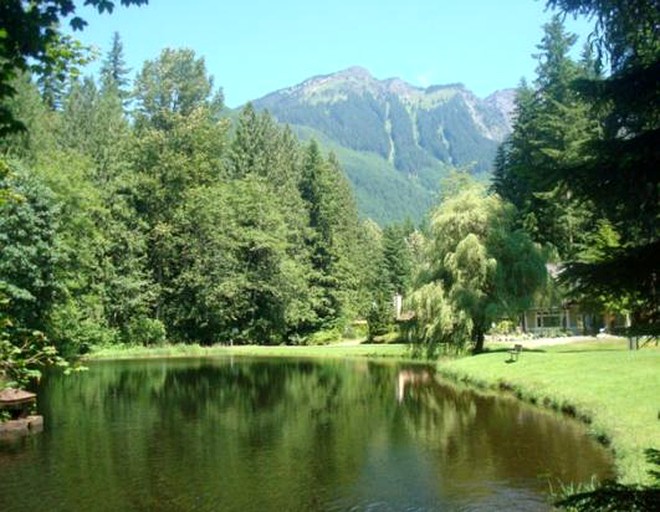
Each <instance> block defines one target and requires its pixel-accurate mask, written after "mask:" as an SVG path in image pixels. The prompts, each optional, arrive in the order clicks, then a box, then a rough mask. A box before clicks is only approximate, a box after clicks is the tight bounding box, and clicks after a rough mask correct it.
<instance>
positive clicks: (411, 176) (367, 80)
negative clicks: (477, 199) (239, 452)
mask: <svg viewBox="0 0 660 512" xmlns="http://www.w3.org/2000/svg"><path fill="white" fill-rule="evenodd" d="M514 96H515V92H514V90H513V89H507V90H500V91H495V92H494V93H492V94H490V95H489V96H487V97H486V98H484V99H481V98H478V97H477V96H476V95H475V94H474V93H472V92H471V91H470V90H469V89H468V88H467V87H466V86H465V85H463V84H461V83H455V84H448V85H432V86H429V87H424V88H423V87H417V86H414V85H411V84H410V83H408V82H406V81H404V80H402V79H400V78H396V77H393V78H387V79H384V80H381V79H377V78H375V77H374V76H373V75H372V74H371V73H370V72H369V71H368V70H367V69H365V68H363V67H360V66H353V67H350V68H347V69H344V70H342V71H338V72H336V73H330V74H326V75H316V76H313V77H310V78H308V79H307V80H304V81H303V82H300V83H299V84H296V85H293V86H290V87H287V88H284V89H280V90H278V91H274V92H272V93H270V94H267V95H265V96H263V97H262V98H259V99H257V100H254V101H253V102H252V104H253V105H254V107H255V109H257V110H268V111H269V112H270V113H271V115H273V117H274V118H275V119H277V120H278V121H279V122H282V123H285V124H288V125H290V126H291V127H292V129H294V131H295V132H296V133H298V134H299V135H300V136H301V137H303V138H305V137H315V135H314V134H318V135H322V137H318V138H323V139H325V140H327V141H331V142H332V144H330V145H332V146H333V147H334V150H335V151H336V152H337V153H338V157H339V160H340V162H341V163H342V166H343V167H344V169H345V171H346V174H347V176H348V178H349V180H350V181H351V183H352V184H353V187H354V189H355V190H356V197H358V198H362V200H358V206H359V207H360V211H361V213H362V214H363V215H364V216H372V217H374V216H375V217H377V219H376V220H380V221H381V222H388V221H391V220H396V214H394V216H393V217H392V218H383V215H382V213H380V214H377V215H376V214H375V212H374V208H372V207H370V206H369V204H365V198H366V203H370V202H372V203H373V202H378V201H379V199H378V196H380V197H388V198H389V200H390V201H391V198H392V197H393V195H392V193H391V191H388V192H387V193H385V191H382V192H383V193H379V190H378V188H377V187H376V189H375V190H374V189H373V187H372V190H371V192H370V193H371V195H374V196H375V198H374V201H371V200H370V195H369V194H365V192H364V190H360V187H362V188H364V186H365V184H366V181H365V180H366V179H367V178H368V177H369V176H371V177H372V178H374V177H375V176H376V174H375V172H376V171H375V167H378V169H379V170H378V172H380V173H381V174H382V173H383V172H385V173H386V174H389V175H391V176H395V175H394V174H392V173H399V174H402V175H403V176H404V177H406V179H407V180H408V181H410V183H409V185H410V186H409V190H405V191H403V190H402V193H403V195H405V196H406V197H407V198H409V199H410V198H413V199H412V200H413V201H418V202H419V204H420V207H419V209H417V210H415V211H414V214H413V216H414V217H415V218H416V219H419V218H420V217H421V215H423V211H422V210H421V209H422V208H427V207H428V205H429V204H430V200H431V199H430V198H432V197H433V196H434V194H435V193H436V192H437V189H438V182H439V180H440V179H441V177H442V176H443V175H445V174H446V173H447V172H448V169H449V168H452V167H454V168H455V167H460V168H468V169H471V172H473V173H476V174H480V173H488V172H489V171H490V170H492V163H493V160H494V157H495V153H496V150H497V147H498V146H499V144H500V143H501V142H502V141H503V140H504V139H505V137H506V136H507V135H508V133H510V131H511V119H512V113H513V98H514ZM315 138H317V137H315ZM344 150H345V151H344ZM348 153H351V158H349V157H348V156H347V155H348ZM356 154H363V155H365V158H357V157H356ZM365 161H368V162H371V164H365ZM370 167H371V168H370ZM382 178H383V176H378V180H377V181H378V182H379V183H380V185H379V186H380V187H385V188H387V187H388V180H387V179H382ZM394 181H396V183H397V185H396V186H397V187H399V188H401V187H402V185H401V183H402V181H401V180H400V179H396V180H394ZM422 196H423V197H422ZM415 198H417V199H415ZM374 204H375V203H374ZM372 206H374V205H372ZM376 209H377V210H379V211H380V212H382V211H383V208H382V205H379V206H378V208H376ZM406 210H407V211H408V212H409V211H410V209H409V208H407V209H406Z"/></svg>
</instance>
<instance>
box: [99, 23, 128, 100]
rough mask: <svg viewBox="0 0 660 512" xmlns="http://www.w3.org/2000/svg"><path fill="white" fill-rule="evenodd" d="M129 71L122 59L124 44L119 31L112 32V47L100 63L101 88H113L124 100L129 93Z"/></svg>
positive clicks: (104, 89) (105, 89)
mask: <svg viewBox="0 0 660 512" xmlns="http://www.w3.org/2000/svg"><path fill="white" fill-rule="evenodd" d="M130 72H131V70H130V69H129V68H127V67H126V61H125V60H124V45H123V43H122V42H121V37H120V36H119V32H114V33H113V34H112V47H111V48H110V50H109V51H108V53H107V54H106V57H105V59H104V60H103V64H102V65H101V90H102V91H107V90H109V89H110V90H113V91H114V92H115V93H116V94H117V96H119V97H120V98H121V100H122V101H124V102H125V101H126V100H127V98H128V95H129V92H128V89H127V88H128V85H129V79H128V74H129V73H130Z"/></svg>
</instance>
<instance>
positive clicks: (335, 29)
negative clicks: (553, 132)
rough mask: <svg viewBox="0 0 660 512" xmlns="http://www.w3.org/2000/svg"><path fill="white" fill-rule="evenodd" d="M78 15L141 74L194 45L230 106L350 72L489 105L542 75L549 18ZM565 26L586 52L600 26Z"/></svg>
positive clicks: (421, 3) (366, 0)
mask: <svg viewBox="0 0 660 512" xmlns="http://www.w3.org/2000/svg"><path fill="white" fill-rule="evenodd" d="M77 3H78V4H81V3H82V0H78V2H77ZM116 3H117V4H118V3H119V2H118V1H117V2H116ZM78 14H80V15H82V16H83V17H84V18H85V19H86V20H87V21H88V22H89V26H88V27H87V28H86V29H85V31H84V32H82V33H76V36H77V37H78V38H79V39H80V40H82V41H83V42H84V43H86V44H93V45H95V46H96V47H97V48H99V50H100V51H101V52H102V53H103V54H105V52H106V51H107V50H108V48H109V46H110V42H111V39H112V34H113V32H115V31H117V32H119V34H120V36H121V38H122V41H123V44H124V54H125V58H126V61H127V64H128V66H129V67H130V68H132V70H133V73H132V74H133V75H134V74H135V73H136V72H137V71H138V70H139V69H141V67H142V64H143V63H144V61H145V60H153V59H155V58H157V57H158V55H159V53H160V51H161V50H162V49H163V48H166V47H171V48H182V47H187V48H192V49H193V50H195V52H196V53H197V55H199V56H202V57H204V59H205V61H206V66H207V69H208V71H209V73H210V74H211V75H213V76H214V78H215V84H216V86H220V87H222V89H223V90H224V94H225V102H226V104H227V105H228V106H230V107H236V106H239V105H241V104H243V103H245V102H246V101H248V100H252V99H256V98H259V97H261V96H263V95H265V94H267V93H269V92H272V91H275V90H277V89H281V88H284V87H288V86H291V85H295V84H297V83H299V82H301V81H303V80H305V79H307V78H309V77H311V76H315V75H322V74H328V73H333V72H335V71H339V70H341V69H345V68H347V67H350V66H354V65H359V66H362V67H365V68H367V69H368V70H369V71H370V72H371V73H372V74H373V75H374V76H375V77H376V78H380V79H384V78H390V77H399V78H402V79H404V80H406V81H408V82H410V83H412V84H413V85H418V86H428V85H436V84H448V83H455V82H462V83H464V84H465V85H466V86H467V87H468V88H470V89H471V90H472V91H474V92H475V93H476V94H477V95H478V96H481V97H484V96H487V95H488V94H490V93H491V92H493V91H495V90H497V89H502V88H507V87H515V86H516V85H517V84H518V83H519V81H520V79H521V78H522V77H526V78H528V79H532V78H533V77H534V68H535V66H536V64H535V61H534V59H533V57H532V54H533V53H535V51H536V48H535V45H536V44H538V43H539V42H540V40H541V37H542V28H541V27H542V25H543V24H544V23H546V22H547V21H548V20H549V19H550V16H551V13H550V12H549V11H546V10H545V2H544V1H543V0H541V1H538V0H397V1H393V0H334V1H332V2H327V1H325V2H315V1H314V0H275V1H273V0H185V1H184V0H150V2H149V5H147V6H143V7H135V6H132V7H129V8H124V7H117V8H116V9H115V12H114V13H113V14H112V15H107V14H105V15H102V16H100V15H97V14H95V13H94V11H93V10H90V9H89V8H83V7H80V8H79V11H78ZM566 26H567V28H568V30H570V31H571V32H574V33H577V34H578V35H580V36H581V37H580V41H579V42H578V45H577V46H581V45H582V42H583V41H585V40H586V35H587V34H588V33H589V31H590V30H591V27H592V23H589V22H588V21H587V20H584V19H582V20H573V19H572V18H568V19H567V20H566ZM576 52H577V50H576ZM577 53H579V52H577ZM90 69H91V71H90V72H95V70H96V68H95V67H92V68H90Z"/></svg>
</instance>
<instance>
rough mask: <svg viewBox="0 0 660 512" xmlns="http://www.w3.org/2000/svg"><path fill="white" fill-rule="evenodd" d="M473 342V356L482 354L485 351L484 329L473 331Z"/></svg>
mask: <svg viewBox="0 0 660 512" xmlns="http://www.w3.org/2000/svg"><path fill="white" fill-rule="evenodd" d="M472 341H474V348H473V349H472V353H473V354H480V353H481V352H483V351H484V331H483V329H479V328H475V329H473V331H472Z"/></svg>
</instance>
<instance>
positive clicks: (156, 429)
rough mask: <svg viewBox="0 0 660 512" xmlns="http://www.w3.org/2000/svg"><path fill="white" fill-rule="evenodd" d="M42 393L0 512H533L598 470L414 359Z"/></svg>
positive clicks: (579, 450)
mask: <svg viewBox="0 0 660 512" xmlns="http://www.w3.org/2000/svg"><path fill="white" fill-rule="evenodd" d="M393 389H394V393H393ZM40 396H41V399H40V408H41V409H42V412H43V414H44V415H45V418H46V428H45V432H44V433H43V434H42V435H40V436H38V437H35V438H32V439H31V440H30V441H29V442H26V444H25V446H22V447H21V449H20V450H16V449H14V450H13V451H10V450H7V449H3V448H2V447H0V509H1V510H3V511H11V510H26V509H27V510H32V509H38V508H39V507H40V504H41V503H44V502H47V503H49V510H92V509H93V510H273V509H276V510H277V509H279V510H347V509H353V510H367V509H368V510H401V509H416V510H447V509H457V508H462V507H466V508H470V509H475V510H478V509H479V508H483V509H484V510H486V509H491V510H492V509H505V508H515V509H517V510H539V509H540V508H543V507H545V506H546V505H545V496H544V493H545V492H546V490H547V484H546V481H545V479H546V478H547V477H549V476H550V477H552V478H555V477H561V478H563V479H564V480H575V481H586V480H589V479H590V478H591V476H592V474H593V473H601V474H604V473H607V471H608V468H609V465H608V460H607V456H606V454H605V453H604V452H603V450H601V449H599V447H597V446H594V444H593V443H591V442H588V441H587V440H586V439H585V437H584V432H583V431H582V429H581V428H577V427H576V425H575V424H573V423H571V422H567V421H564V420H561V419H560V418H557V417H555V416H552V415H547V414H543V413H539V412H538V411H534V410H533V409H530V408H528V407H525V406H522V405H520V404H518V403H516V402H511V401H507V400H502V399H495V398H493V397H483V396H477V395H474V394H473V393H470V392H468V391H466V390H460V389H456V388H453V387H448V386H446V385H444V384H442V383H441V382H440V381H439V380H438V379H437V378H436V376H435V375H434V374H433V371H432V369H429V368H427V367H420V366H399V365H393V364H389V365H387V364H376V363H374V362H371V361H366V360H364V361H357V362H346V361H331V362H327V361H326V362H318V361H312V360H276V361H273V360H266V359H258V360H247V359H237V360H234V361H232V360H230V359H219V360H208V359H207V360H185V361H183V360H178V361H176V360H169V361H139V362H118V363H103V364H93V365H92V366H91V368H90V371H89V372H88V373H87V374H82V375H76V376H73V377H69V378H62V377H60V376H58V375H51V376H48V378H47V379H45V381H44V388H43V389H42V390H41V395H40ZM22 482H30V486H31V490H32V492H30V493H25V492H22V491H21V489H22ZM45 500H47V501H45ZM512 503H515V506H514V507H511V506H510V505H511V504H512ZM50 504H52V506H51V505H50Z"/></svg>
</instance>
